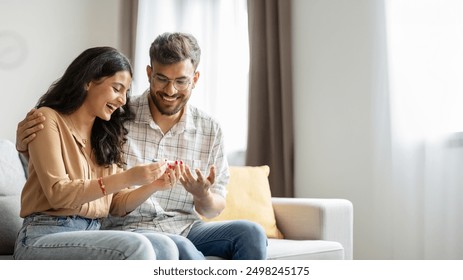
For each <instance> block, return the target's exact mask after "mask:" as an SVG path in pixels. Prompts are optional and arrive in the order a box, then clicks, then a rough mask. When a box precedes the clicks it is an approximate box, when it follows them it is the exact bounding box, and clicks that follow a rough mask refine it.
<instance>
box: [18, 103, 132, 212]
mask: <svg viewBox="0 0 463 280" xmlns="http://www.w3.org/2000/svg"><path fill="white" fill-rule="evenodd" d="M38 111H39V112H42V113H43V115H44V116H45V117H46V120H45V122H44V123H43V124H44V129H42V130H41V131H39V132H38V133H37V137H36V139H34V141H32V142H31V143H30V144H29V177H28V179H27V181H26V184H25V185H24V189H23V191H22V194H21V211H20V216H21V217H23V218H24V217H26V216H28V215H30V214H32V213H37V212H41V213H46V214H49V215H53V216H72V215H78V216H82V217H87V218H91V219H94V218H102V217H106V216H107V215H108V213H109V212H110V207H111V214H115V215H118V216H120V215H123V214H125V201H126V197H127V195H128V192H127V191H128V190H127V191H125V190H124V191H121V192H119V193H118V194H114V196H122V197H118V199H117V201H118V202H120V203H117V204H118V205H111V201H112V199H113V195H112V194H108V195H106V196H103V194H102V192H101V190H100V188H99V187H98V184H97V183H96V180H97V178H98V177H101V176H107V175H110V174H114V173H116V172H120V171H121V170H120V169H119V168H118V167H117V166H116V165H114V164H113V165H111V166H110V167H102V166H97V165H96V164H94V163H93V161H92V160H91V159H90V158H89V157H88V156H87V155H86V154H85V152H84V150H83V147H84V146H85V144H84V143H83V142H82V139H81V138H80V137H79V135H78V134H77V133H75V132H74V131H73V129H72V126H70V125H69V124H68V123H67V122H66V116H65V115H62V114H60V113H58V112H57V111H55V110H53V109H51V108H47V107H42V108H39V109H38ZM92 181H93V182H92ZM91 182H92V183H91ZM95 197H100V198H99V199H96V200H93V201H90V200H91V199H93V198H95Z"/></svg>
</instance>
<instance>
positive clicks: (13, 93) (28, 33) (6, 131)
mask: <svg viewBox="0 0 463 280" xmlns="http://www.w3.org/2000/svg"><path fill="white" fill-rule="evenodd" d="M120 1H121V0H117V1H113V0H97V1H95V0H66V1H62V0H40V1H35V0H22V1H17V0H0V84H1V89H0V98H1V102H0V118H1V120H2V124H1V126H0V138H7V139H10V140H12V141H14V140H15V133H16V124H17V123H18V122H19V121H20V120H21V119H23V117H24V116H25V114H26V113H27V112H28V111H29V110H30V109H31V108H32V107H33V106H34V105H35V103H36V102H37V100H38V98H39V97H40V96H41V95H42V94H43V93H45V91H46V90H47V89H48V87H49V86H50V84H51V83H52V82H53V81H54V80H56V79H57V78H59V77H60V76H61V75H62V74H63V72H64V70H65V68H66V67H67V66H68V65H69V64H70V63H71V61H72V60H73V59H74V58H75V57H76V56H77V55H78V54H79V53H81V52H82V51H83V50H84V49H86V48H89V47H93V46H98V45H109V46H112V47H116V48H119V45H120V36H119V32H118V30H119V15H120Z"/></svg>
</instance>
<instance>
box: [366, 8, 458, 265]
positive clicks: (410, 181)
mask: <svg viewBox="0 0 463 280" xmlns="http://www.w3.org/2000/svg"><path fill="white" fill-rule="evenodd" d="M385 14H386V16H385V22H386V25H385V31H386V34H385V35H386V36H385V37H386V40H385V42H386V47H387V48H386V49H385V52H384V54H385V56H384V57H385V58H386V59H385V62H387V64H384V65H385V68H384V69H387V70H388V71H387V73H388V74H387V75H385V77H387V78H386V79H385V80H384V81H386V80H387V82H386V83H385V84H384V85H385V86H384V87H383V88H382V90H378V91H377V92H376V93H377V96H376V97H377V99H376V100H377V101H378V102H377V103H376V109H377V111H376V112H377V118H376V124H377V126H376V133H377V140H378V141H377V147H376V151H377V166H376V167H377V169H376V170H377V172H376V178H377V180H378V181H377V184H376V188H375V195H376V196H377V197H378V198H381V201H384V202H383V203H384V205H382V207H385V208H383V209H386V210H385V211H384V210H382V211H383V212H382V215H381V216H379V217H380V218H381V221H379V222H380V223H382V225H381V226H380V227H382V228H383V230H384V231H385V232H386V233H382V234H383V236H384V237H385V239H386V240H384V241H385V242H386V243H387V244H390V245H391V246H390V248H389V250H390V252H389V254H388V255H389V256H391V257H392V258H394V259H463V240H462V236H463V203H462V202H463V140H462V139H463V138H462V131H463V17H462V15H463V1H459V0H406V1H403V0H385Z"/></svg>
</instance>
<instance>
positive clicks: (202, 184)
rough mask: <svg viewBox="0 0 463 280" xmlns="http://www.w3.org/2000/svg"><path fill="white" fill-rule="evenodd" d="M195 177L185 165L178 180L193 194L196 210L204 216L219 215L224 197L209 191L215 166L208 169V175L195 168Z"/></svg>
mask: <svg viewBox="0 0 463 280" xmlns="http://www.w3.org/2000/svg"><path fill="white" fill-rule="evenodd" d="M195 173H196V177H195V176H194V175H193V173H192V172H191V170H190V167H189V166H185V171H184V172H183V173H182V177H181V178H180V182H181V183H182V185H183V187H184V188H185V190H186V191H187V192H189V193H191V194H192V195H193V199H194V204H195V209H196V211H197V212H198V213H199V214H201V215H202V216H204V217H206V218H209V219H210V218H213V217H216V216H217V215H219V214H220V213H221V212H222V210H223V209H224V208H225V198H224V197H222V196H220V195H218V194H216V193H213V192H211V190H210V189H211V186H212V185H213V184H214V183H215V166H211V167H210V169H209V175H208V176H207V177H204V175H203V174H202V173H201V171H200V170H199V169H196V170H195Z"/></svg>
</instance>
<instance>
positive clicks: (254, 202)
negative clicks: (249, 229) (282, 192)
mask: <svg viewBox="0 0 463 280" xmlns="http://www.w3.org/2000/svg"><path fill="white" fill-rule="evenodd" d="M269 172H270V168H269V167H268V166H266V165H265V166H231V167H230V182H229V183H228V186H227V191H228V193H227V205H226V207H225V209H224V211H222V213H221V214H220V215H219V216H217V217H215V218H214V219H209V220H208V219H205V220H206V221H224V220H240V219H244V220H249V221H253V222H256V223H259V224H260V225H261V226H262V227H263V228H264V229H265V232H266V234H267V237H268V238H283V234H282V233H281V232H280V231H279V230H278V228H277V226H276V220H275V213H274V212H273V206H272V201H271V193H270V185H269V182H268V174H269Z"/></svg>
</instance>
